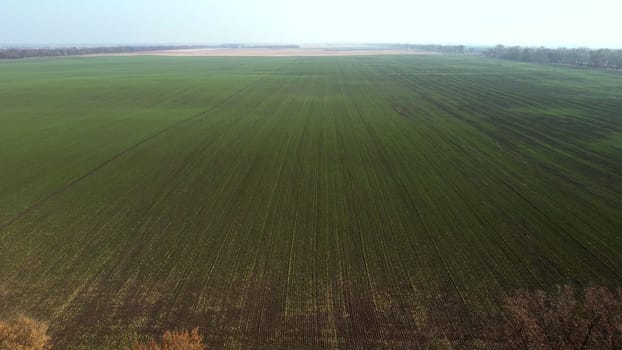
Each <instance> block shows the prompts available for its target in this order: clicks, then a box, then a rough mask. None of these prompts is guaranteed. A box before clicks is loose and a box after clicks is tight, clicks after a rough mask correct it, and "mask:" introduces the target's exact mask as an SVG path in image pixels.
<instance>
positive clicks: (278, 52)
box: [89, 48, 423, 57]
mask: <svg viewBox="0 0 622 350" xmlns="http://www.w3.org/2000/svg"><path fill="white" fill-rule="evenodd" d="M417 54H423V52H420V51H414V50H371V49H370V50H366V49H362V50H331V49H321V48H309V49H251V48H249V49H184V50H159V51H142V52H125V53H112V54H96V55H89V56H195V57H200V56H224V57H227V56H248V57H253V56H263V57H286V56H368V55H417Z"/></svg>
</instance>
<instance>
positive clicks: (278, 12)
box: [0, 0, 622, 48]
mask: <svg viewBox="0 0 622 350" xmlns="http://www.w3.org/2000/svg"><path fill="white" fill-rule="evenodd" d="M2 7H3V8H2V11H1V12H0V46H11V45H23V46H67V45H157V44H175V45H205V44H221V43H272V44H302V45H305V44H322V43H417V44H463V45H470V46H492V45H496V44H504V45H524V46H548V47H561V46H566V47H589V48H601V47H609V48H620V47H622V39H620V37H619V36H617V35H616V33H617V32H618V28H617V22H618V21H617V16H618V14H619V13H622V2H620V1H615V0H594V1H593V2H592V3H591V4H590V5H589V6H586V5H584V4H581V3H579V2H575V1H570V2H569V1H561V0H551V1H546V2H544V3H542V2H541V1H537V0H525V1H521V2H516V1H514V2H506V3H500V2H499V1H492V0H474V1H471V2H469V3H463V2H457V1H439V2H436V3H433V4H431V3H425V2H422V1H405V0H387V1H384V2H383V3H382V4H381V5H375V4H372V3H367V2H362V3H361V2H357V1H352V0H346V1H341V2H340V3H338V4H336V3H335V4H333V3H331V2H330V1H328V0H318V1H314V2H300V3H292V2H287V1H284V0H267V1H263V2H261V3H256V2H253V1H251V0H235V1H229V2H228V3H226V4H224V3H215V2H204V1H198V0H185V1H184V0H181V1H178V2H176V3H172V2H170V1H164V0H152V1H147V0H136V1H133V2H132V3H128V2H126V1H121V0H109V1H102V0H94V1H90V2H88V3H86V2H84V1H78V0H56V1H49V2H45V3H40V2H38V1H35V0H19V1H18V0H5V4H4V5H3V6H2Z"/></svg>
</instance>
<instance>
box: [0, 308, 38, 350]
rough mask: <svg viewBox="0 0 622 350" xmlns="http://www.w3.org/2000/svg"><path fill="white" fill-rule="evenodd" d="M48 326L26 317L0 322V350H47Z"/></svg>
mask: <svg viewBox="0 0 622 350" xmlns="http://www.w3.org/2000/svg"><path fill="white" fill-rule="evenodd" d="M47 331H48V325H47V323H45V322H40V321H37V320H34V319H32V318H29V317H26V316H19V317H15V318H14V319H12V320H10V321H8V322H2V321H0V350H48V349H50V337H49V336H48V335H47Z"/></svg>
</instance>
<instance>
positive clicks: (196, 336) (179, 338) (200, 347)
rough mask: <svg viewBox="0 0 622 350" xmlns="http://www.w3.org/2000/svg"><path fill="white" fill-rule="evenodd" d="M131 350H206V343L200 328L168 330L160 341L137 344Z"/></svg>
mask: <svg viewBox="0 0 622 350" xmlns="http://www.w3.org/2000/svg"><path fill="white" fill-rule="evenodd" d="M131 350H205V345H204V344H203V336H202V335H201V334H200V333H199V328H194V329H193V330H192V331H187V330H183V331H166V332H164V335H163V336H162V341H161V342H160V343H158V342H156V341H155V340H150V341H149V342H147V343H145V344H135V345H134V347H132V348H131Z"/></svg>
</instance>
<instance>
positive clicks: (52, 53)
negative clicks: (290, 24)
mask: <svg viewBox="0 0 622 350" xmlns="http://www.w3.org/2000/svg"><path fill="white" fill-rule="evenodd" d="M299 47H300V46H298V45H245V44H221V45H201V46H188V45H186V46H177V45H176V46H102V47H58V48H5V49H0V59H20V58H30V57H56V56H81V55H96V54H111V53H131V52H141V51H159V50H184V49H208V48H209V49H239V48H253V49H260V48H261V49H292V48H299Z"/></svg>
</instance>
